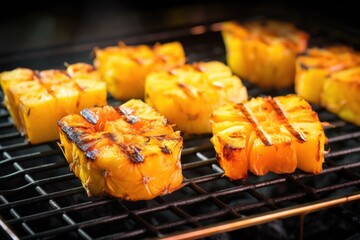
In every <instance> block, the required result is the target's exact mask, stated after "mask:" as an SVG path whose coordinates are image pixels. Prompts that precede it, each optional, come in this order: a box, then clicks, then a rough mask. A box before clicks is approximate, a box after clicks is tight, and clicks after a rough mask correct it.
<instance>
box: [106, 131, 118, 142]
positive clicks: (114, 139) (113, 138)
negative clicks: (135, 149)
mask: <svg viewBox="0 0 360 240" xmlns="http://www.w3.org/2000/svg"><path fill="white" fill-rule="evenodd" d="M104 137H106V138H108V139H110V140H111V141H113V142H116V141H117V140H116V136H115V135H114V134H112V133H110V132H107V133H104Z"/></svg>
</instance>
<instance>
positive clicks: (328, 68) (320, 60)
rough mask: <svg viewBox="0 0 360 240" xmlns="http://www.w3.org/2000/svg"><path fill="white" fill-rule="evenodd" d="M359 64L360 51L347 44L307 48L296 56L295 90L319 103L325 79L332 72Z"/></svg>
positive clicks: (308, 99)
mask: <svg viewBox="0 0 360 240" xmlns="http://www.w3.org/2000/svg"><path fill="white" fill-rule="evenodd" d="M356 66H360V53H357V52H356V51H354V50H353V49H352V48H350V47H347V46H334V47H327V48H316V47H314V48H309V49H308V50H306V52H305V53H304V54H303V55H300V56H298V57H297V58H296V78H295V92H296V93H297V94H299V95H300V96H302V97H303V98H305V99H306V100H307V101H309V102H312V103H316V104H320V95H321V93H322V91H323V87H324V84H325V81H327V80H326V79H327V78H328V77H329V76H330V75H331V74H332V73H334V72H338V71H342V70H346V69H349V68H353V67H356Z"/></svg>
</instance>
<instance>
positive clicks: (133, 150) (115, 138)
mask: <svg viewBox="0 0 360 240" xmlns="http://www.w3.org/2000/svg"><path fill="white" fill-rule="evenodd" d="M80 114H81V115H77V114H72V115H67V116H65V117H63V118H62V119H61V120H60V121H59V122H58V125H59V132H60V142H61V144H60V147H61V148H62V150H63V153H64V156H65V157H66V160H67V161H68V163H69V166H70V169H71V170H72V171H73V172H74V173H75V175H76V176H77V177H78V178H79V179H80V180H81V182H82V184H83V186H84V188H85V189H86V191H87V193H88V195H89V196H92V195H93V196H101V195H110V196H114V197H119V198H122V199H126V200H130V201H136V200H147V199H152V198H155V197H157V196H161V195H164V194H168V193H171V192H172V191H175V190H177V189H179V188H180V187H181V186H182V185H181V184H182V181H183V175H182V169H181V162H180V154H181V150H182V147H183V139H182V137H181V136H180V132H179V131H176V132H174V130H173V128H172V127H171V125H170V124H169V123H168V122H167V120H166V118H165V117H163V116H161V115H160V114H159V113H158V112H156V111H155V110H154V109H153V108H151V107H150V106H148V105H147V104H146V103H144V102H142V101H141V100H136V99H132V100H129V101H127V102H126V103H124V104H122V105H121V106H119V107H112V106H103V107H92V108H86V109H84V110H82V111H81V113H80Z"/></svg>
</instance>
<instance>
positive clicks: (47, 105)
mask: <svg viewBox="0 0 360 240" xmlns="http://www.w3.org/2000/svg"><path fill="white" fill-rule="evenodd" d="M0 82H1V86H2V88H3V91H4V94H5V98H4V104H5V106H6V107H7V109H8V110H9V112H10V115H11V117H12V119H13V120H14V124H15V126H16V127H17V128H18V130H19V131H20V132H21V133H23V134H25V135H26V137H27V138H28V140H29V141H30V142H31V143H33V144H37V143H42V142H46V141H52V140H56V139H58V138H59V132H58V129H57V123H56V122H57V120H59V119H60V118H62V117H63V116H65V115H67V114H70V113H79V112H80V110H81V109H82V108H84V107H89V106H93V105H106V103H107V102H106V95H107V92H106V84H105V83H104V82H102V81H100V79H99V75H98V73H97V71H95V69H94V68H93V67H92V66H91V65H89V64H85V63H77V64H72V65H69V66H68V67H67V69H66V71H63V70H43V71H33V70H30V69H22V68H18V69H14V70H13V71H8V72H3V73H1V74H0Z"/></svg>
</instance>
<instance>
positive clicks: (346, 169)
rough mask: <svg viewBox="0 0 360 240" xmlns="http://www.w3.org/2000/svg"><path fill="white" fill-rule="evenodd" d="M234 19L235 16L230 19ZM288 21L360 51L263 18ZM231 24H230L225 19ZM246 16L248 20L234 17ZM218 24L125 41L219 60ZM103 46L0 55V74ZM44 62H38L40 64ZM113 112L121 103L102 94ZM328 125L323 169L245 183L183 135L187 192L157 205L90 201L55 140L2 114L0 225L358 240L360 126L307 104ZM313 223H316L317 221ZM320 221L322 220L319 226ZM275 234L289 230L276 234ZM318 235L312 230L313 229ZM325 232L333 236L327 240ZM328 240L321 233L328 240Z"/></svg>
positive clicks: (23, 232)
mask: <svg viewBox="0 0 360 240" xmlns="http://www.w3.org/2000/svg"><path fill="white" fill-rule="evenodd" d="M229 17H232V16H229ZM253 17H261V18H274V17H277V18H279V19H282V20H287V21H291V22H294V23H295V24H297V25H298V26H299V27H300V28H302V29H304V30H306V31H307V32H309V33H310V35H311V41H310V45H313V46H314V45H326V44H331V43H344V44H348V45H351V46H353V47H354V48H357V49H359V47H360V34H359V33H357V32H356V31H354V30H353V29H350V28H349V29H348V28H346V27H344V26H342V25H339V24H338V23H335V22H328V21H326V20H325V19H321V18H318V19H317V18H316V17H314V18H312V19H303V18H302V17H301V16H300V15H299V14H295V13H294V14H289V12H286V13H285V12H283V13H279V12H277V13H272V15H271V14H270V13H269V15H261V16H251V18H253ZM231 19H233V18H231ZM249 19H250V14H248V15H245V16H244V17H243V18H240V19H239V18H238V19H236V20H239V21H245V20H249ZM223 20H230V18H227V19H226V18H224V19H218V20H217V21H210V22H205V21H204V22H202V23H196V24H192V25H191V24H190V25H184V26H181V27H177V28H164V29H162V30H158V31H153V32H150V33H149V32H147V33H145V32H143V33H138V34H135V35H132V36H126V37H122V38H121V40H122V41H124V42H126V43H127V44H129V45H131V44H140V43H142V44H153V43H155V42H168V41H173V40H178V41H180V42H181V43H182V44H183V45H184V48H185V51H186V53H187V60H188V62H194V61H208V60H219V61H222V62H225V49H224V45H223V41H222V38H221V35H220V32H219V30H220V29H219V23H221V21H223ZM118 40H120V39H105V40H102V41H94V42H87V43H83V44H79V45H76V46H74V45H68V46H59V47H55V48H47V49H36V50H33V51H28V52H24V53H19V54H8V55H6V54H5V55H3V56H1V57H0V62H1V66H2V68H3V69H2V70H9V69H13V68H15V67H18V66H26V67H31V68H34V69H45V68H62V66H59V65H58V63H59V59H61V60H60V61H63V62H66V61H69V62H73V61H74V62H75V61H83V62H89V63H91V59H90V58H89V53H90V52H91V50H92V48H93V47H95V46H98V47H104V46H108V45H114V44H116V42H117V41H118ZM44 58H45V59H46V63H44V61H43V59H44ZM244 83H245V84H246V86H247V88H248V93H249V96H266V95H272V96H276V95H284V94H287V93H293V89H292V88H289V89H282V90H277V91H265V90H263V89H259V88H257V87H256V86H254V85H252V84H250V83H248V82H246V80H245V79H244ZM108 102H109V104H110V105H114V106H115V105H119V104H121V102H120V101H117V100H115V99H113V98H112V97H111V96H109V97H108ZM313 107H314V110H315V111H316V112H318V114H319V117H320V119H321V121H324V122H329V123H330V124H331V125H332V127H328V128H326V129H325V133H326V135H327V137H328V140H329V142H328V144H327V146H326V147H327V148H328V149H329V153H327V154H326V155H325V163H324V165H323V172H322V173H321V174H318V175H313V174H309V173H304V172H302V171H300V170H296V172H295V173H293V174H282V175H278V174H272V173H269V174H267V175H265V176H262V177H258V176H254V175H252V174H250V175H249V178H248V179H247V180H245V181H230V180H229V179H228V178H226V177H223V176H222V174H223V171H222V169H221V168H220V167H219V165H218V163H217V161H216V156H215V151H214V149H213V147H212V145H211V143H210V141H209V139H210V137H211V136H210V135H200V136H192V135H185V136H184V149H183V151H182V169H183V174H184V176H185V180H184V187H183V188H181V189H179V190H177V191H175V192H173V193H171V194H168V195H164V196H161V197H157V198H155V199H153V200H148V201H138V202H128V201H125V200H120V199H114V198H108V197H101V198H100V197H88V196H87V194H86V192H85V190H84V189H83V187H82V185H81V182H80V180H79V179H77V178H76V177H75V175H74V174H73V173H72V172H71V171H70V170H69V166H68V164H67V162H66V160H65V158H64V157H63V155H62V152H61V150H60V149H59V147H58V146H57V143H56V142H49V143H44V144H39V145H31V144H30V143H28V142H27V141H26V139H25V138H24V137H23V136H22V135H21V134H20V133H19V132H18V131H17V130H16V128H15V127H14V125H13V123H12V120H11V118H10V116H9V113H8V112H7V110H6V109H5V108H4V107H1V109H0V151H1V159H0V169H1V171H0V226H1V229H2V233H3V235H4V236H5V238H8V239H66V238H68V239H69V238H70V239H129V238H135V239H152V238H164V239H166V238H174V239H193V238H203V237H209V238H218V239H231V237H235V238H236V237H239V236H243V237H245V238H246V236H248V237H251V238H253V239H254V238H255V239H256V235H255V234H258V236H261V234H265V235H264V236H268V237H269V236H271V237H272V238H274V239H285V238H290V239H299V238H300V239H301V238H305V237H308V238H309V239H315V238H317V237H319V236H323V237H324V236H328V237H329V239H331V238H332V237H336V235H331V234H334V233H337V234H340V235H339V236H341V237H342V238H343V237H345V238H346V237H350V236H353V237H360V235H359V234H358V231H359V229H360V218H359V216H360V214H359V213H360V206H359V205H360V204H359V200H360V127H357V126H355V125H352V124H350V123H347V122H345V121H343V120H341V119H339V118H338V117H337V116H335V115H334V114H331V113H329V112H327V111H326V110H325V109H323V108H321V107H319V106H313ZM316 220H318V221H316ZM319 221H320V222H321V223H319ZM279 228H282V229H285V231H283V230H279ZM314 229H317V231H316V232H315V230H314ZM326 232H328V233H329V235H326ZM324 233H325V235H324Z"/></svg>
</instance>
